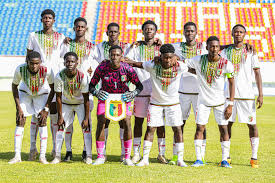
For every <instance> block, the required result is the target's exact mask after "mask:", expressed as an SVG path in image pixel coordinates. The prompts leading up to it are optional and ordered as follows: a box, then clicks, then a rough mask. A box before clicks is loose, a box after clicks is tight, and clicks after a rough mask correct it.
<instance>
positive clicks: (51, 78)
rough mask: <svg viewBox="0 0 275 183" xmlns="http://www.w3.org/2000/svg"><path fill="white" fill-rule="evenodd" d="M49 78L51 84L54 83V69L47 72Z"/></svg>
mask: <svg viewBox="0 0 275 183" xmlns="http://www.w3.org/2000/svg"><path fill="white" fill-rule="evenodd" d="M47 80H48V83H49V85H50V84H53V83H54V73H53V70H52V69H50V70H49V71H48V73H47Z"/></svg>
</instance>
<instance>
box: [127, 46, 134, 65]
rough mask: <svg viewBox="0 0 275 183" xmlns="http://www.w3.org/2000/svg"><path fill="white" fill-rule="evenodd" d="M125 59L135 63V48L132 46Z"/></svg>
mask: <svg viewBox="0 0 275 183" xmlns="http://www.w3.org/2000/svg"><path fill="white" fill-rule="evenodd" d="M125 57H128V58H129V59H131V60H133V61H135V48H134V46H130V47H129V48H128V51H127V53H126V55H125Z"/></svg>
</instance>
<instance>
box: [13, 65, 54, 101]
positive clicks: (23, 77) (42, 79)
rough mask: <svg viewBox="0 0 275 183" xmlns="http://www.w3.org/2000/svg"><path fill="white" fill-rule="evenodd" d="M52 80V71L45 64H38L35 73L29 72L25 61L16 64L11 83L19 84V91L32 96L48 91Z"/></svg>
mask: <svg viewBox="0 0 275 183" xmlns="http://www.w3.org/2000/svg"><path fill="white" fill-rule="evenodd" d="M53 82H54V73H53V71H52V70H51V69H48V68H47V67H46V66H42V65H41V66H40V68H39V70H38V72H37V73H36V74H31V73H30V72H29V70H28V65H27V64H26V63H24V64H21V65H19V66H17V68H16V70H15V73H14V77H13V81H12V83H13V84H15V85H19V84H20V85H19V91H22V92H25V93H27V94H29V95H32V96H37V95H41V94H45V93H49V84H53Z"/></svg>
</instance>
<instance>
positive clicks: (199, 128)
mask: <svg viewBox="0 0 275 183" xmlns="http://www.w3.org/2000/svg"><path fill="white" fill-rule="evenodd" d="M204 129H205V127H204V125H197V128H196V133H203V132H204Z"/></svg>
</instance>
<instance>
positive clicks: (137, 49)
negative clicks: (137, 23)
mask: <svg viewBox="0 0 275 183" xmlns="http://www.w3.org/2000/svg"><path fill="white" fill-rule="evenodd" d="M142 32H143V35H144V38H145V41H138V42H137V43H136V44H134V45H133V47H132V48H131V49H130V50H129V52H128V54H127V55H126V57H127V58H128V59H126V60H129V61H136V62H147V61H151V60H153V59H154V57H155V56H159V55H160V52H159V48H160V46H159V45H158V44H157V43H156V42H155V35H156V32H157V25H156V24H155V22H153V21H151V20H148V21H146V22H144V23H143V24H142ZM135 70H136V72H137V74H138V77H139V80H140V81H141V82H142V84H143V87H144V89H143V91H142V92H141V93H140V94H139V95H138V96H137V97H136V98H135V101H134V115H135V126H134V146H133V147H134V156H133V158H132V161H133V163H136V162H138V161H139V160H140V159H141V156H140V145H141V136H142V124H143V121H144V118H145V117H147V111H148V106H149V101H150V94H151V91H152V86H151V83H150V74H149V73H148V72H147V71H145V70H143V69H139V68H135ZM157 136H158V145H159V155H158V158H157V159H158V160H159V162H160V163H167V160H166V158H165V156H164V154H165V128H164V126H160V127H158V128H157Z"/></svg>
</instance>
